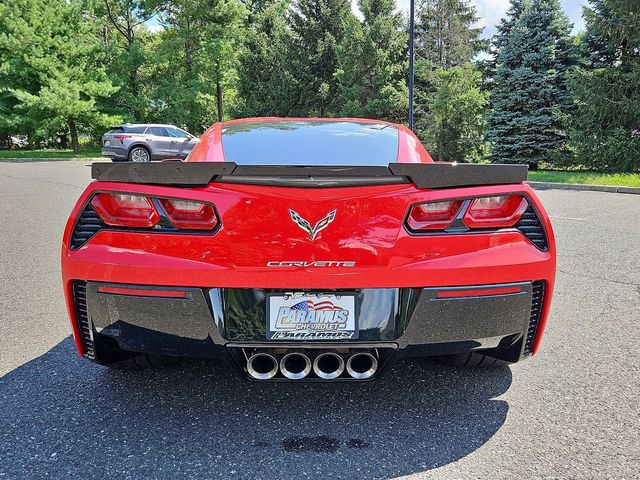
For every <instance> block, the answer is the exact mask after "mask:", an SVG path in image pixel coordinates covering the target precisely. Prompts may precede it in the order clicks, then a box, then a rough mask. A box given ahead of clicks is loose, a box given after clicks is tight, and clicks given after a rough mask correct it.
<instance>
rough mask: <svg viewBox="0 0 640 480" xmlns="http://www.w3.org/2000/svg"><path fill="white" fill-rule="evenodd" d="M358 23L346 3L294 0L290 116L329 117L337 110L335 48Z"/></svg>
mask: <svg viewBox="0 0 640 480" xmlns="http://www.w3.org/2000/svg"><path fill="white" fill-rule="evenodd" d="M353 22H357V19H356V18H355V15H354V14H353V12H352V10H351V2H350V1H349V0H296V2H295V4H294V8H293V11H292V12H291V13H290V15H289V26H290V28H291V31H292V36H291V50H290V52H291V58H290V63H289V69H288V70H289V72H291V75H292V76H293V79H294V83H295V91H296V95H295V101H296V105H297V107H296V108H295V110H294V111H293V112H291V113H292V114H295V115H303V116H304V115H317V116H321V117H322V116H330V115H333V114H335V112H336V110H337V105H336V95H337V82H336V78H335V76H336V73H337V70H338V47H339V45H340V44H341V43H342V41H343V40H344V38H345V34H346V32H347V29H348V25H349V24H350V23H353Z"/></svg>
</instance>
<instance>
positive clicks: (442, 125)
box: [0, 0, 640, 171]
mask: <svg viewBox="0 0 640 480" xmlns="http://www.w3.org/2000/svg"><path fill="white" fill-rule="evenodd" d="M354 3H355V2H352V1H351V0H0V138H2V139H4V140H5V141H7V139H8V138H9V136H11V135H14V136H15V135H26V136H27V137H28V138H29V142H30V144H31V145H32V146H40V147H42V146H58V147H61V148H67V147H68V146H69V145H70V144H73V146H74V147H75V148H76V149H77V147H78V144H79V143H80V140H82V139H87V138H88V136H91V137H93V138H97V137H99V136H100V135H101V134H102V133H103V132H104V130H105V129H106V128H107V127H109V126H110V125H111V124H113V123H116V122H121V121H131V122H135V121H139V122H149V121H157V122H171V123H175V124H177V125H178V126H181V127H185V128H187V129H188V130H190V131H191V132H192V133H200V132H202V131H203V130H204V129H205V128H207V127H208V126H209V125H210V124H211V123H213V122H215V121H218V120H220V119H229V118H233V117H238V116H271V115H277V116H316V115H318V116H319V115H322V116H351V117H372V118H379V119H384V120H390V121H394V122H404V121H405V120H406V116H407V110H408V89H407V78H408V58H407V53H408V52H407V47H408V35H407V22H406V19H405V18H404V17H403V15H402V13H399V12H398V8H397V3H396V1H395V0H358V2H357V6H356V5H354ZM354 7H356V8H357V10H359V14H358V15H356V14H354V12H353V8H354ZM584 17H585V21H586V25H587V29H586V32H584V33H583V34H580V35H578V36H576V37H573V38H572V37H570V36H569V31H570V29H571V25H570V23H569V22H568V20H567V18H566V16H565V15H564V14H563V13H562V11H561V9H560V6H559V3H558V0H511V6H510V9H509V11H508V13H507V15H506V17H505V18H504V19H502V20H501V22H500V24H499V25H498V26H497V34H496V36H495V37H494V38H493V40H492V43H491V52H492V56H491V58H490V59H485V60H483V61H478V55H481V54H482V52H484V51H486V49H487V47H488V45H487V41H486V40H483V39H482V36H481V33H482V29H481V28H479V27H478V26H477V14H476V10H475V8H474V7H473V2H471V0H418V1H417V18H416V48H417V56H416V72H415V81H416V90H415V130H416V133H417V134H418V136H419V137H420V138H421V139H422V140H423V142H424V143H425V145H426V146H427V148H428V149H429V150H430V151H431V153H432V155H433V156H434V157H435V158H437V159H445V160H457V161H481V160H482V159H483V157H486V156H487V148H488V144H489V143H490V144H491V151H492V158H493V160H495V161H500V162H526V163H530V164H532V165H536V164H538V163H549V164H552V165H553V166H559V165H563V166H571V165H574V164H576V163H577V164H579V165H582V166H583V167H585V168H595V169H599V170H625V171H637V170H638V168H640V130H639V127H638V125H640V94H639V93H638V92H640V59H639V56H640V4H639V3H638V1H637V0H589V4H588V8H585V10H584ZM149 25H153V26H152V27H150V26H149ZM578 49H579V50H580V52H581V57H580V58H579V59H578V61H577V60H576V56H575V52H576V50H578ZM576 65H578V66H576ZM488 98H489V99H490V102H488ZM488 103H490V105H488ZM489 106H490V109H489ZM488 110H490V111H489V113H488V114H487V111H488ZM483 129H484V130H483ZM483 131H484V135H483Z"/></svg>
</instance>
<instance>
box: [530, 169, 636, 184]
mask: <svg viewBox="0 0 640 480" xmlns="http://www.w3.org/2000/svg"><path fill="white" fill-rule="evenodd" d="M529 180H531V181H532V182H559V183H580V184H585V185H612V186H616V187H640V174H638V173H599V172H563V171H557V170H538V171H530V172H529Z"/></svg>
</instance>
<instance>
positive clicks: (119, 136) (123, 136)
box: [113, 135, 131, 143]
mask: <svg viewBox="0 0 640 480" xmlns="http://www.w3.org/2000/svg"><path fill="white" fill-rule="evenodd" d="M113 138H116V139H118V140H120V143H124V140H125V139H126V138H131V135H114V136H113Z"/></svg>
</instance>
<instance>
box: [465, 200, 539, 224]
mask: <svg viewBox="0 0 640 480" xmlns="http://www.w3.org/2000/svg"><path fill="white" fill-rule="evenodd" d="M528 205H529V204H528V202H527V200H526V199H525V198H524V197H522V196H520V195H499V196H494V197H481V198H476V199H474V200H473V201H472V202H471V205H469V208H468V209H467V211H466V213H465V214H464V223H465V224H466V225H467V226H468V227H469V228H507V227H513V226H514V225H515V224H516V223H517V222H518V220H519V219H520V217H521V216H522V214H523V213H524V212H525V210H526V209H527V206H528Z"/></svg>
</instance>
